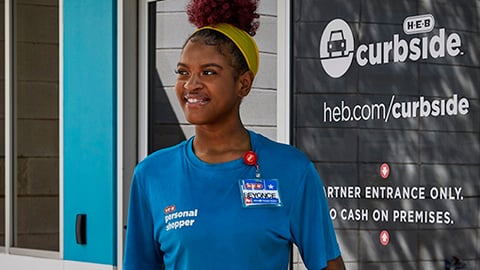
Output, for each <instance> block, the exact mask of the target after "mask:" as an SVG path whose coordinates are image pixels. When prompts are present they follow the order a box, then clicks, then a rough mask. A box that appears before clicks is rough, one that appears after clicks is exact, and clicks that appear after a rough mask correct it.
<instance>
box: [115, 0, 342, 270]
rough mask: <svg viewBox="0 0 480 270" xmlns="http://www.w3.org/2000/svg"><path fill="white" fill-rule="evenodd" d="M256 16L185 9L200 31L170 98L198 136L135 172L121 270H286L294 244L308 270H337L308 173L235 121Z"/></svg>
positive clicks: (224, 5) (250, 73) (318, 190)
mask: <svg viewBox="0 0 480 270" xmlns="http://www.w3.org/2000/svg"><path fill="white" fill-rule="evenodd" d="M256 6H257V3H256V1H248V0H245V1H192V2H191V3H190V4H189V5H188V7H187V12H188V14H189V19H190V21H191V22H192V23H194V24H195V25H196V26H197V27H199V29H198V30H197V31H196V32H194V33H193V34H192V35H191V36H190V37H189V38H188V40H187V41H186V43H185V45H184V47H183V50H182V53H181V55H180V59H179V61H178V65H177V70H176V73H177V74H178V77H177V82H176V87H175V88H176V94H177V97H178V101H179V103H180V105H181V106H182V108H183V111H184V114H185V117H186V119H187V120H188V121H189V122H190V123H191V124H193V125H195V136H194V137H192V138H190V139H189V140H187V141H184V142H182V143H180V144H178V145H176V146H173V147H170V148H167V149H162V150H159V151H157V152H155V153H153V154H152V155H150V156H149V157H147V158H146V159H145V160H144V161H142V162H141V163H140V164H139V165H138V166H137V168H136V170H135V174H134V179H133V182H132V190H131V197H130V209H129V219H128V227H127V240H126V250H125V264H124V267H125V269H127V270H130V269H142V270H144V269H145V270H149V269H162V267H165V269H172V270H173V269H175V270H177V269H264V270H265V269H267V270H268V269H271V270H278V269H287V267H288V260H289V251H290V248H291V246H292V244H296V245H297V246H298V247H299V250H300V253H301V255H302V258H303V260H304V262H305V265H306V266H307V267H308V269H330V270H332V269H344V265H343V261H342V258H341V256H340V251H339V247H338V244H337V241H336V237H335V234H334V231H333V226H332V223H331V220H330V216H329V214H328V205H327V202H326V199H325V195H324V193H323V187H322V183H321V180H320V178H319V176H318V174H317V172H316V170H315V168H314V166H313V164H312V163H311V162H310V161H309V160H308V159H307V158H306V157H305V155H303V154H302V153H301V152H300V151H298V150H297V149H295V148H293V147H292V146H288V145H283V144H279V143H276V142H273V141H271V140H269V139H267V138H265V137H264V136H262V135H259V134H257V133H254V132H252V131H249V130H247V129H246V128H245V127H244V125H243V124H242V121H241V119H240V104H241V101H242V99H243V98H244V97H245V96H247V95H248V93H249V92H250V89H251V87H252V83H253V80H254V77H255V75H256V72H257V70H258V49H257V47H256V44H255V41H254V40H253V39H252V38H251V36H250V35H249V34H248V33H251V34H254V32H255V30H256V27H257V24H256V23H255V22H254V21H255V19H256V18H258V15H257V14H256V13H255V10H256ZM205 10H207V14H205V13H203V11H205ZM232 11H235V12H232ZM247 32H248V33H247Z"/></svg>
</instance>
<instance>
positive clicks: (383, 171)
mask: <svg viewBox="0 0 480 270" xmlns="http://www.w3.org/2000/svg"><path fill="white" fill-rule="evenodd" d="M380 176H381V177H382V178H383V179H387V178H388V177H389V176H390V166H389V165H388V163H383V164H382V165H381V166H380Z"/></svg>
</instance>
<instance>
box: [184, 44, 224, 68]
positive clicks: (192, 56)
mask: <svg viewBox="0 0 480 270" xmlns="http://www.w3.org/2000/svg"><path fill="white" fill-rule="evenodd" d="M179 62H181V63H185V64H192V65H193V64H203V63H205V62H214V63H217V64H223V65H227V64H229V63H230V58H229V57H228V56H226V55H225V54H223V53H222V52H221V51H220V50H219V48H218V45H207V44H205V43H203V42H201V41H188V42H187V44H185V47H184V48H183V50H182V53H181V54H180V60H179Z"/></svg>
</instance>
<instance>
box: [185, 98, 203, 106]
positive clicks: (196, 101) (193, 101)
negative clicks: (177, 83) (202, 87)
mask: <svg viewBox="0 0 480 270" xmlns="http://www.w3.org/2000/svg"><path fill="white" fill-rule="evenodd" d="M185 99H186V101H187V103H190V104H201V103H205V102H207V99H205V98H199V97H185Z"/></svg>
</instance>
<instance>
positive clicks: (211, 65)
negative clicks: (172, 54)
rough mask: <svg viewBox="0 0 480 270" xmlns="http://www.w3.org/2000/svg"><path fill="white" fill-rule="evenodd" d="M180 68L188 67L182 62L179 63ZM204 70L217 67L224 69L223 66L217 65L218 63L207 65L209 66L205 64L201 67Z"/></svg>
mask: <svg viewBox="0 0 480 270" xmlns="http://www.w3.org/2000/svg"><path fill="white" fill-rule="evenodd" d="M179 66H182V67H188V65H187V64H185V63H182V62H178V63H177V67H179ZM201 67H202V68H207V67H217V68H220V69H223V66H221V65H219V64H216V63H207V64H203V65H201Z"/></svg>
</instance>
